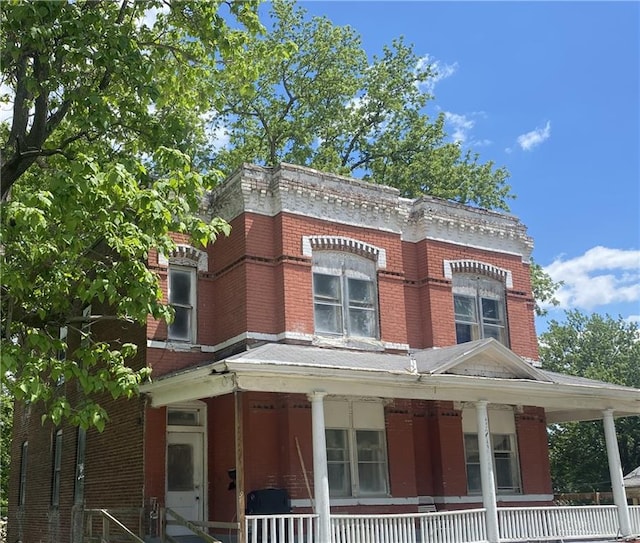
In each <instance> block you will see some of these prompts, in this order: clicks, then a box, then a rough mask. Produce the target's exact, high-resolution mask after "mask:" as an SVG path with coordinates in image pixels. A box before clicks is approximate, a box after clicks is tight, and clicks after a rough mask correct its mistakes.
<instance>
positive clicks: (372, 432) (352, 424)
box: [325, 401, 389, 497]
mask: <svg viewBox="0 0 640 543" xmlns="http://www.w3.org/2000/svg"><path fill="white" fill-rule="evenodd" d="M325 423H326V430H325V434H326V442H327V469H328V475H329V493H330V494H331V496H334V497H349V496H380V495H386V494H388V489H389V485H388V475H387V474H388V467H387V446H386V440H385V430H384V411H383V406H382V404H381V403H379V402H352V401H327V402H325Z"/></svg>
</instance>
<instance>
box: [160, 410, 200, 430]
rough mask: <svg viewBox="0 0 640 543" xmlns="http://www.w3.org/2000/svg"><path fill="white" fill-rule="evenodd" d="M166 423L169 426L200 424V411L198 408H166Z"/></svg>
mask: <svg viewBox="0 0 640 543" xmlns="http://www.w3.org/2000/svg"><path fill="white" fill-rule="evenodd" d="M167 424H169V425H171V426H200V411H199V410H198V409H173V408H169V409H168V410H167Z"/></svg>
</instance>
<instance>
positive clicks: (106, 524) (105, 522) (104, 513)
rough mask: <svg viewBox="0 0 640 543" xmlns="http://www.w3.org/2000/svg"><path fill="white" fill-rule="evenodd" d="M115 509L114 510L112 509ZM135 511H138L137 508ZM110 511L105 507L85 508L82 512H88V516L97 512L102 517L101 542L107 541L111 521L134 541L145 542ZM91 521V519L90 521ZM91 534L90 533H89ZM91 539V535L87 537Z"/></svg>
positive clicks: (135, 542) (106, 542) (137, 542)
mask: <svg viewBox="0 0 640 543" xmlns="http://www.w3.org/2000/svg"><path fill="white" fill-rule="evenodd" d="M113 511H116V510H112V512H113ZM120 511H127V512H128V511H133V510H128V509H127V510H125V509H122V510H120ZM135 511H138V510H137V509H136V510H135ZM112 512H109V510H107V509H85V510H84V514H87V513H88V514H89V518H91V517H92V516H93V513H97V514H99V515H100V516H101V517H102V535H101V536H100V541H101V543H109V540H110V536H109V531H110V527H111V523H113V524H114V525H115V526H117V527H118V528H119V529H120V530H122V531H123V532H124V534H125V535H126V536H127V537H128V538H129V539H130V540H131V541H134V543H145V542H144V539H141V538H140V537H138V536H137V535H136V534H135V533H133V532H132V531H131V530H130V529H129V528H127V527H126V526H125V525H124V524H123V523H122V522H120V521H119V520H118V519H117V518H116V517H114V516H113V514H112ZM90 522H91V521H90ZM89 535H91V534H89ZM89 539H90V540H91V539H92V538H91V537H90V538H89Z"/></svg>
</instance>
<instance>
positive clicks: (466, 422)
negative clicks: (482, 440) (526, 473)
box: [462, 406, 522, 496]
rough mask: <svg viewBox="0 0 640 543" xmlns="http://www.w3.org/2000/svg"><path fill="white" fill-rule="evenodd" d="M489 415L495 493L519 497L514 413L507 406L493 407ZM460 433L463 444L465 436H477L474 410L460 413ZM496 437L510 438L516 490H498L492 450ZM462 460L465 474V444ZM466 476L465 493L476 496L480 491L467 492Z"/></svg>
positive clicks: (468, 409) (519, 468)
mask: <svg viewBox="0 0 640 543" xmlns="http://www.w3.org/2000/svg"><path fill="white" fill-rule="evenodd" d="M488 415H489V428H490V432H491V448H492V454H491V461H492V462H493V467H494V477H495V478H496V481H495V484H496V491H497V493H498V494H499V495H500V496H503V495H520V494H522V466H521V465H520V455H519V452H518V433H517V430H516V423H515V413H514V411H513V408H511V407H508V406H494V407H492V408H491V409H489V411H488ZM462 433H463V443H464V436H465V435H475V436H477V435H478V423H477V420H476V413H475V409H474V408H465V409H464V410H463V412H462ZM496 435H508V436H510V440H511V445H512V447H513V450H512V451H511V455H512V461H513V462H514V464H515V467H516V473H515V476H514V478H515V481H514V482H515V483H516V484H517V485H518V486H517V488H503V489H499V488H498V481H497V476H498V475H497V471H496V467H495V464H496V450H495V449H494V448H493V436H496ZM464 460H465V472H466V471H467V466H468V462H467V450H466V444H465V451H464ZM468 481H469V480H468V474H467V492H469V495H470V496H477V495H479V494H480V493H481V491H473V492H471V491H470V490H469V486H468Z"/></svg>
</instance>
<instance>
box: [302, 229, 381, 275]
mask: <svg viewBox="0 0 640 543" xmlns="http://www.w3.org/2000/svg"><path fill="white" fill-rule="evenodd" d="M313 251H345V252H348V253H352V254H355V255H360V256H364V257H365V258H368V259H369V260H373V261H374V262H375V263H376V269H378V270H384V269H386V267H387V251H386V250H385V249H383V248H382V247H376V246H375V245H371V244H370V243H366V242H364V241H360V240H357V239H354V238H348V237H345V236H303V237H302V255H303V256H308V257H311V256H313Z"/></svg>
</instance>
